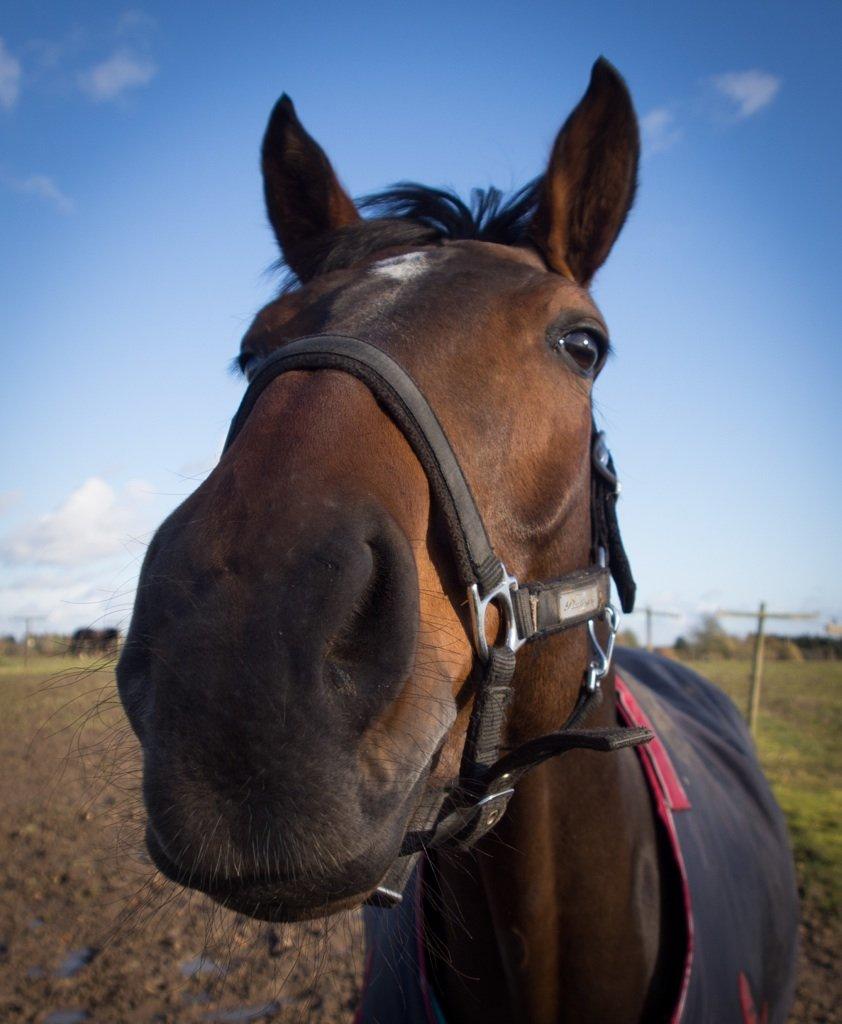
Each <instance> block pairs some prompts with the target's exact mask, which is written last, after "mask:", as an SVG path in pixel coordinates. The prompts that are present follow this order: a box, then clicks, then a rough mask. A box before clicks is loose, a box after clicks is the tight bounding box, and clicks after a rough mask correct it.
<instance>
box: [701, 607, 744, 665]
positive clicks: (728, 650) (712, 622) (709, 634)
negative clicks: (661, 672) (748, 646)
mask: <svg viewBox="0 0 842 1024" xmlns="http://www.w3.org/2000/svg"><path fill="white" fill-rule="evenodd" d="M690 646H691V648H692V654H693V657H696V658H733V657H734V656H735V655H739V654H741V653H742V651H741V650H740V648H741V647H742V645H741V644H740V641H739V640H736V639H735V638H734V637H732V636H729V635H728V633H726V632H725V630H724V629H723V628H722V626H721V625H720V623H719V619H717V617H716V616H715V615H703V616H702V621H701V622H700V623H699V625H698V626H696V628H695V629H694V630H693V631H692V633H691V634H690Z"/></svg>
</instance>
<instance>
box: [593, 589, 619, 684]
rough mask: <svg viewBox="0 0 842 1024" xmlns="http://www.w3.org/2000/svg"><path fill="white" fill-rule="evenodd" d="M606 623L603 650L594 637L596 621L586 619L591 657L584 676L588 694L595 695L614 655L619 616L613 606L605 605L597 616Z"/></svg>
mask: <svg viewBox="0 0 842 1024" xmlns="http://www.w3.org/2000/svg"><path fill="white" fill-rule="evenodd" d="M599 618H600V619H605V620H606V621H607V623H608V643H607V644H606V647H605V650H603V649H602V647H600V645H599V640H598V639H597V635H596V621H597V620H596V619H588V635H589V636H590V638H591V651H592V653H593V656H592V658H591V660H590V663H589V664H588V670H587V673H586V674H585V689H586V690H587V691H588V693H595V692H596V691H597V690H598V689H599V684H600V683H601V682H602V680H603V679H604V678H605V677H606V675H607V674H608V668H609V666H610V664H611V658H612V657H613V655H614V641H615V640H616V639H617V630H618V629H619V628H620V614H619V612H618V611H617V609H616V608H615V607H614V605H613V604H607V605H606V606H605V608H604V609H603V611H602V614H601V615H600V616H599Z"/></svg>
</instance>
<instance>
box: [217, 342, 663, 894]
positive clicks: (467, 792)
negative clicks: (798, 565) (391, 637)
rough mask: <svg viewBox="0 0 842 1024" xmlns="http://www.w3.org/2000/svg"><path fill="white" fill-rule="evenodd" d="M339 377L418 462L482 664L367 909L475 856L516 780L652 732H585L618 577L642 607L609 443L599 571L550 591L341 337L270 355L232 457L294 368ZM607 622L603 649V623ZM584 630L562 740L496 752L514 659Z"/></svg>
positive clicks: (376, 360) (254, 381) (413, 393)
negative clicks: (457, 728) (514, 558)
mask: <svg viewBox="0 0 842 1024" xmlns="http://www.w3.org/2000/svg"><path fill="white" fill-rule="evenodd" d="M320 369H325V370H328V369H329V370H341V371H343V372H345V373H348V374H351V376H353V377H356V378H357V379H358V380H360V381H362V382H363V384H365V385H366V387H367V388H368V389H369V390H370V391H371V392H372V394H373V395H374V396H375V398H376V399H377V400H378V402H379V403H380V405H381V406H382V407H383V408H384V409H385V410H386V412H388V413H389V415H390V416H391V418H392V420H393V421H394V422H395V423H396V424H397V426H398V427H399V428H400V429H401V431H402V432H403V434H404V435H405V437H406V439H407V441H408V442H409V444H410V445H411V447H412V449H413V451H414V452H415V455H416V456H417V457H418V459H419V461H420V462H421V465H422V467H423V469H424V472H425V473H426V474H427V478H428V480H429V482H430V487H431V490H432V492H433V496H434V498H435V500H436V502H437V504H438V506H439V508H440V509H441V512H442V513H443V515H444V518H445V521H446V523H447V529H448V534H449V538H450V544H451V547H452V550H453V554H454V557H455V560H456V565H457V568H458V571H459V576H460V579H461V582H462V583H463V585H464V586H465V587H466V588H467V592H468V599H469V602H470V608H471V619H472V625H473V631H472V632H473V635H472V638H471V639H472V642H473V646H474V650H475V661H476V663H477V665H478V667H479V669H480V672H479V673H478V680H477V683H476V692H475V696H474V705H473V708H472V711H471V717H470V721H469V724H468V731H467V736H466V739H465V747H464V751H463V754H462V764H461V768H460V777H459V779H458V782H457V784H456V785H454V786H452V787H451V788H450V789H449V790H447V791H442V790H433V789H431V788H428V790H427V792H426V794H425V797H424V798H423V799H422V801H421V805H420V806H419V808H418V809H417V811H416V813H415V816H414V818H413V821H412V828H411V830H410V831H409V832H407V834H406V836H405V838H404V842H403V845H402V847H401V851H400V854H399V856H398V858H397V860H396V861H395V862H394V863H393V864H392V867H391V868H390V869H389V871H388V873H387V875H386V877H385V878H384V879H383V880H382V882H381V884H380V886H379V887H378V889H377V890H376V892H375V894H374V895H373V896H372V897H371V898H370V901H369V902H373V903H377V904H379V905H385V906H389V905H394V904H395V903H397V902H400V900H401V898H402V892H403V889H404V885H405V883H406V880H407V878H408V877H409V873H410V871H411V870H412V867H413V866H414V864H415V861H416V860H417V857H418V855H419V854H420V853H421V852H422V851H423V850H426V849H431V848H435V847H439V846H441V845H443V844H445V843H447V844H453V845H457V846H459V847H461V848H468V847H471V846H473V844H474V843H476V841H477V840H478V839H479V838H480V837H481V836H483V835H485V833H486V832H487V831H488V830H489V829H490V828H492V827H493V826H494V825H496V824H497V822H498V821H499V820H500V819H501V818H502V816H503V814H504V813H505V810H506V806H507V805H508V802H509V799H510V798H511V796H512V795H513V793H514V788H515V785H516V784H517V782H518V781H519V780H520V779H521V778H522V777H523V775H525V774H526V773H527V772H528V771H530V770H531V769H532V768H535V767H536V766H537V765H539V764H541V763H542V762H543V761H546V760H547V759H548V758H550V757H557V756H558V755H559V754H563V753H565V752H566V751H568V750H573V749H577V748H579V749H581V748H585V749H589V750H602V751H610V750H617V749H619V748H621V747H628V746H634V745H637V744H639V743H646V742H648V740H650V739H651V738H652V734H651V733H650V732H649V731H648V730H646V729H634V728H620V727H617V728H607V729H606V728H600V729H578V728H576V726H578V725H579V723H580V722H581V721H582V719H583V718H584V717H585V716H586V715H587V714H588V713H589V712H590V711H591V710H592V709H593V708H595V707H596V706H597V705H598V704H599V702H600V700H601V696H602V694H601V690H600V683H601V681H602V679H603V678H604V677H605V675H606V674H607V672H608V669H609V664H610V661H611V654H612V650H613V646H614V637H615V635H616V632H617V625H618V616H617V613H616V611H615V610H614V608H613V606H612V605H611V603H610V587H611V580H610V575H609V567H610V573H611V574H613V576H614V580H615V582H616V584H617V590H618V593H619V595H620V601H621V604H622V607H623V610H624V611H626V612H628V611H631V609H632V607H633V605H634V593H635V584H634V580H633V578H632V575H631V571H630V568H629V563H628V559H627V558H626V554H625V551H624V550H623V544H622V540H621V539H620V532H619V529H618V526H617V516H616V502H617V495H618V491H619V485H618V482H617V477H616V474H615V471H614V465H613V462H612V460H611V455H610V453H609V451H608V448H607V447H606V445H605V440H604V436H603V434H602V433H600V432H598V431H597V430H596V428H595V427H594V429H593V436H592V467H591V527H592V543H593V564H592V565H591V566H589V567H588V568H587V569H582V570H579V571H578V572H574V573H570V574H569V575H567V576H562V577H560V578H559V579H556V580H552V581H550V582H546V583H519V582H518V580H516V579H515V578H514V577H513V576H510V575H509V573H508V572H507V571H506V568H505V566H504V565H503V563H502V562H501V561H500V559H499V558H498V557H497V556H496V555H495V554H494V551H493V549H492V547H491V543H490V541H489V539H488V534H487V533H486V530H485V525H484V524H483V521H482V517H481V516H480V514H479V511H478V509H477V507H476V503H475V501H474V497H473V495H472V493H471V490H470V488H469V487H468V483H467V481H466V479H465V476H464V474H463V473H462V467H461V466H460V464H459V461H458V460H457V458H456V456H455V455H454V453H453V449H452V448H451V446H450V442H449V441H448V439H447V437H446V435H445V433H444V431H443V429H442V427H441V424H440V423H439V421H438V419H437V418H436V415H435V413H434V412H433V410H432V409H431V408H430V406H429V404H428V402H427V400H426V398H425V397H424V395H423V394H422V392H421V390H420V389H419V387H418V385H417V384H416V383H415V382H414V381H413V380H412V378H411V377H410V376H409V374H408V373H407V372H406V371H405V370H404V369H403V368H402V367H401V366H400V365H399V364H398V363H396V362H395V360H394V359H392V358H391V357H390V356H388V355H387V354H386V353H385V352H383V351H381V350H380V349H379V348H376V347H375V346H374V345H370V344H369V343H368V342H365V341H360V340H359V339H358V338H350V337H343V336H341V335H314V336H311V337H306V338H299V339H298V340H296V341H293V342H291V343H289V344H288V345H285V346H284V347H283V348H282V349H280V350H279V351H277V352H274V353H273V354H272V355H270V356H269V357H267V358H266V359H265V360H264V361H263V362H262V363H261V364H260V366H259V368H258V370H257V372H256V373H255V374H254V376H253V377H252V378H251V381H250V383H249V387H248V390H247V391H246V393H245V395H244V396H243V400H242V402H241V403H240V407H239V409H238V410H237V413H236V415H235V416H234V419H233V421H232V423H231V429H230V430H229V432H228V437H227V439H226V441H225V448H226V449H227V448H228V447H229V446H230V445H231V443H232V442H233V441H234V438H235V437H236V436H237V434H238V433H239V432H240V430H241V429H242V426H243V424H244V423H245V421H246V418H247V417H248V415H249V413H250V412H251V410H252V408H253V407H254V404H255V402H256V401H257V399H258V398H259V397H260V395H261V394H262V393H263V391H264V389H265V388H266V387H267V386H268V385H269V384H270V383H271V382H272V381H273V380H274V379H275V378H276V377H278V376H280V375H281V374H282V373H287V372H289V371H291V370H320ZM491 604H494V605H495V606H496V607H497V609H498V611H499V613H500V616H501V619H502V629H501V635H500V638H499V640H498V642H497V643H495V644H494V645H492V646H489V645H488V642H487V640H486V632H485V618H486V613H487V610H488V607H489V605H491ZM600 621H601V622H604V623H605V625H606V626H607V630H608V642H607V644H606V645H605V647H604V649H603V647H602V645H601V644H600V640H599V638H598V637H597V629H596V625H597V623H598V622H600ZM580 625H586V626H587V629H588V633H589V637H590V645H591V655H590V657H589V660H588V664H587V667H586V669H585V673H584V678H583V681H582V687H581V690H580V693H579V697H578V700H577V702H576V706H575V707H574V709H573V711H572V713H571V714H570V715H569V717H568V718H567V720H566V721H565V723H564V724H563V725H562V726H561V728H559V729H558V730H557V731H556V732H552V733H549V734H548V735H546V736H541V737H538V738H537V739H533V740H529V741H527V742H526V743H524V744H522V745H521V746H519V747H517V748H516V749H514V750H512V751H509V752H508V753H506V754H504V755H503V756H501V755H500V744H501V737H502V733H503V727H504V724H505V715H506V708H507V706H508V703H509V700H510V698H511V695H512V686H511V683H512V677H513V676H514V671H515V655H516V652H517V651H518V649H519V648H520V647H521V646H522V645H523V644H525V643H528V642H531V641H534V640H539V639H542V638H544V637H547V636H550V635H552V634H553V633H558V632H560V631H561V630H565V629H570V628H571V627H573V626H580Z"/></svg>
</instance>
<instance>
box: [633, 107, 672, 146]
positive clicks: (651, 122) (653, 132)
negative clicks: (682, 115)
mask: <svg viewBox="0 0 842 1024" xmlns="http://www.w3.org/2000/svg"><path fill="white" fill-rule="evenodd" d="M640 128H641V131H642V132H643V145H644V149H646V150H648V151H649V152H650V153H662V152H663V151H664V150H665V149H669V148H670V146H673V145H674V144H675V143H676V142H677V141H678V140H679V139H680V138H681V129H680V128H679V127H678V126H677V125H676V121H675V114H674V113H673V112H672V111H671V110H670V109H669V107H655V109H654V110H650V111H649V113H648V114H645V115H644V116H643V117H642V118H641V119H640Z"/></svg>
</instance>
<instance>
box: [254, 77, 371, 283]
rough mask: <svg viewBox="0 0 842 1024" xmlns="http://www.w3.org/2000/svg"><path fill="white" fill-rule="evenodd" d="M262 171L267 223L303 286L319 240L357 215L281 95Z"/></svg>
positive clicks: (268, 131)
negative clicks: (269, 224)
mask: <svg viewBox="0 0 842 1024" xmlns="http://www.w3.org/2000/svg"><path fill="white" fill-rule="evenodd" d="M262 166H263V192H264V195H265V196H266V212H267V213H268V215H269V222H270V223H271V225H272V229H273V231H274V232H275V237H276V238H277V239H278V244H279V245H280V247H281V252H282V253H283V256H284V260H285V261H286V263H287V265H288V266H289V268H290V269H291V270H292V272H293V273H294V274H295V275H296V276H297V277H298V278H299V280H301V281H306V280H307V279H308V278H309V277H311V276H312V273H313V260H312V256H313V253H314V251H315V250H316V249H317V248H318V243H319V242H320V240H321V239H323V238H324V237H325V236H326V235H329V234H330V233H331V232H333V231H336V230H338V229H339V228H344V227H348V226H350V225H352V224H356V223H357V222H358V221H359V220H360V215H359V213H358V212H357V208H356V206H355V205H354V202H353V200H352V199H351V197H350V196H349V195H348V193H347V192H346V191H345V189H344V188H343V187H342V186H341V185H340V184H339V179H338V178H337V177H336V174H335V172H334V170H333V168H332V167H331V165H330V161H329V160H328V158H327V157H326V156H325V153H324V150H323V149H322V148H321V146H320V145H319V144H318V143H317V142H316V141H315V140H314V139H312V138H311V137H310V136H309V135H308V134H307V132H306V131H305V130H304V127H303V126H302V124H301V122H300V121H299V120H298V115H297V114H296V113H295V107H294V106H293V105H292V100H291V99H290V98H289V96H287V95H286V94H284V95H283V96H281V98H280V99H279V100H278V102H277V103H276V104H275V108H274V110H273V111H272V114H271V116H270V117H269V124H268V125H267V127H266V134H265V135H264V136H263V150H262Z"/></svg>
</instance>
